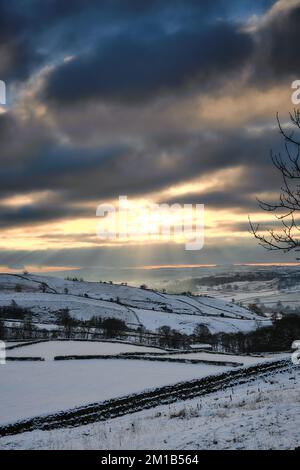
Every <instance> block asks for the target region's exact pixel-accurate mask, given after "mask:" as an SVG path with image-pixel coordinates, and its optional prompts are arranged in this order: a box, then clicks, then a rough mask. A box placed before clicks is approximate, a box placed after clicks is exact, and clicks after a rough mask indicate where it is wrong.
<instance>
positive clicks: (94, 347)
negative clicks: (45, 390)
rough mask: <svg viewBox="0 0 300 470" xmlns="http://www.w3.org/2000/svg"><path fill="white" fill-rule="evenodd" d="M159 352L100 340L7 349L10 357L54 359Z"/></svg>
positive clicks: (50, 343) (160, 350) (52, 342)
mask: <svg viewBox="0 0 300 470" xmlns="http://www.w3.org/2000/svg"><path fill="white" fill-rule="evenodd" d="M136 352H138V353H141V352H142V353H157V352H164V350H163V349H158V348H150V347H149V348H148V347H146V346H136V345H134V344H125V343H114V342H106V341H105V342H100V341H47V342H45V343H37V344H32V345H28V346H23V347H22V346H21V347H18V348H16V349H13V350H9V351H7V355H8V356H10V357H33V356H34V357H42V358H44V359H46V360H53V359H54V356H74V355H77V356H92V355H99V356H110V355H117V354H122V353H136Z"/></svg>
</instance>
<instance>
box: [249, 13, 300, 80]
mask: <svg viewBox="0 0 300 470" xmlns="http://www.w3.org/2000/svg"><path fill="white" fill-rule="evenodd" d="M299 25H300V5H296V6H294V7H291V8H286V9H285V10H281V11H280V12H279V13H277V14H273V15H272V16H271V17H270V18H269V20H268V21H267V22H266V24H265V25H263V27H261V28H259V30H258V32H257V34H256V42H257V47H256V55H255V59H254V62H253V75H252V80H253V82H258V83H259V84H260V85H264V86H269V85H270V83H276V82H277V83H278V82H279V81H281V80H287V79H288V80H291V79H293V78H296V79H298V78H299V73H300V61H299V46H298V45H299V43H300V28H299Z"/></svg>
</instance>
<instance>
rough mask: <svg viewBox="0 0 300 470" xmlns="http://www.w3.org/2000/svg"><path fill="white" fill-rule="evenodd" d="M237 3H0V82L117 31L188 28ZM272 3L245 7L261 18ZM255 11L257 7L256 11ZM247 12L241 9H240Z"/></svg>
mask: <svg viewBox="0 0 300 470" xmlns="http://www.w3.org/2000/svg"><path fill="white" fill-rule="evenodd" d="M238 3H239V2H237V1H232V2H228V1H225V0H217V1H215V2H211V1H208V0H203V1H201V2H198V1H196V0H185V1H183V0H172V1H171V0H165V1H162V0H160V1H158V0H150V1H143V0H90V1H89V2H86V1H84V0H72V2H71V1H68V2H67V1H64V2H63V1H61V0H43V1H41V0H26V2H20V1H19V0H10V1H9V2H8V1H6V0H1V1H0V52H1V64H0V76H1V78H2V79H5V80H9V81H10V80H16V79H17V80H23V79H26V78H28V76H29V75H30V73H31V72H32V71H33V70H36V69H38V68H39V67H41V66H42V65H44V64H46V63H47V62H53V61H56V60H57V58H59V57H61V56H62V55H63V54H70V53H78V52H79V51H80V50H81V49H82V48H83V49H84V48H93V44H94V42H95V39H96V40H97V39H99V37H103V36H106V35H108V36H112V35H113V34H115V32H116V31H119V32H120V31H136V32H137V33H139V34H143V33H144V34H145V33H146V31H147V29H149V31H150V32H151V31H152V32H153V30H155V28H163V29H164V28H166V27H167V28H170V27H171V28H179V29H180V28H182V27H183V26H184V27H186V28H190V27H193V25H197V27H199V25H201V24H204V23H206V22H207V21H211V20H213V19H215V18H216V17H217V16H218V17H220V16H221V17H227V16H228V15H229V14H230V12H231V11H233V10H234V8H236V7H237V5H238ZM269 3H270V2H269V1H268V0H266V1H263V0H261V1H258V0H257V1H256V2H249V1H247V2H245V6H244V8H245V9H246V10H247V8H248V9H249V8H250V10H251V9H252V10H253V11H255V12H257V11H259V12H261V11H263V10H264V9H265V8H266V7H267V6H268V5H269ZM251 5H252V6H251ZM253 5H254V7H253ZM242 10H243V9H242Z"/></svg>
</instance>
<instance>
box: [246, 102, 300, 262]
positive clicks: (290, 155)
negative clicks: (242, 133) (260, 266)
mask: <svg viewBox="0 0 300 470" xmlns="http://www.w3.org/2000/svg"><path fill="white" fill-rule="evenodd" d="M290 121H291V123H290V126H288V128H289V127H292V129H291V130H288V128H287V127H283V126H282V124H281V122H280V119H279V115H278V113H277V123H278V128H279V131H280V134H281V135H282V137H283V139H284V150H285V151H284V154H283V155H282V154H281V153H280V152H279V153H273V152H272V151H271V159H272V162H273V164H274V166H275V168H277V170H278V171H279V172H280V173H281V176H282V181H283V184H282V186H281V189H280V194H279V197H278V200H277V201H276V202H274V203H269V202H265V201H261V200H260V199H257V200H258V203H259V206H260V208H261V209H263V210H264V211H267V212H271V213H273V214H274V216H275V218H276V220H277V221H279V223H280V228H279V230H273V229H267V230H264V232H267V234H265V233H262V232H261V228H260V225H259V224H255V225H254V224H253V223H252V222H251V220H250V217H249V222H250V230H251V232H252V234H253V235H254V237H255V238H256V239H257V240H258V241H259V244H260V245H261V246H263V247H264V248H266V249H267V250H277V251H283V252H285V253H287V252H291V251H294V252H298V251H300V226H299V211H300V135H299V136H298V138H297V136H295V131H296V132H297V131H299V130H300V111H299V110H297V109H295V110H294V112H293V113H290ZM297 133H298V132H297ZM297 259H299V258H297Z"/></svg>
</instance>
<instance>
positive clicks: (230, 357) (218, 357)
mask: <svg viewBox="0 0 300 470" xmlns="http://www.w3.org/2000/svg"><path fill="white" fill-rule="evenodd" d="M289 356H290V354H289V353H286V354H284V353H283V354H273V355H271V354H270V355H267V356H264V357H263V356H261V357H260V356H245V355H241V356H238V355H235V354H214V353H206V352H194V353H188V354H180V353H179V354H164V356H163V357H169V358H172V359H196V360H198V361H218V362H225V363H226V362H236V363H237V364H243V365H245V366H250V365H253V364H258V363H262V362H266V361H268V362H269V361H270V360H272V359H274V360H280V359H285V358H288V357H289Z"/></svg>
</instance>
